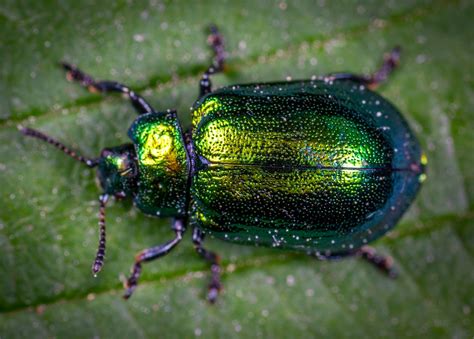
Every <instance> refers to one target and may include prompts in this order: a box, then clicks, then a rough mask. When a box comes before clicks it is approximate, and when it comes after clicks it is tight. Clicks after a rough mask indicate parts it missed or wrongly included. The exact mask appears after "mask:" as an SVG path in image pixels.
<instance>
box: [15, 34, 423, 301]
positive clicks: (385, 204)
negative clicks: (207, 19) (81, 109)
mask: <svg viewBox="0 0 474 339" xmlns="http://www.w3.org/2000/svg"><path fill="white" fill-rule="evenodd" d="M209 41H210V44H211V46H212V48H213V50H214V53H215V58H214V60H213V63H212V64H211V66H210V67H209V68H208V70H207V71H206V72H205V73H204V75H203V77H202V79H201V82H200V98H199V100H198V101H197V102H196V103H195V104H194V106H193V109H192V128H191V130H190V131H189V132H186V133H184V132H183V131H182V129H181V126H180V123H179V121H178V119H177V116H176V112H174V111H166V112H157V111H155V110H154V109H153V108H152V107H151V106H150V105H149V104H148V103H147V102H146V101H145V100H144V99H143V98H142V97H141V96H139V95H137V94H136V93H135V92H133V91H132V90H131V89H129V88H128V87H126V86H124V85H122V84H119V83H116V82H110V81H95V80H94V79H93V78H92V77H90V76H89V75H87V74H85V73H83V72H82V71H80V70H79V69H78V68H76V67H74V66H71V65H70V64H67V63H64V64H63V66H64V68H65V69H66V71H67V75H68V78H70V79H71V80H75V81H78V82H80V83H81V84H82V85H83V86H85V87H87V88H89V90H91V91H100V92H121V93H124V94H126V95H128V97H129V98H130V100H131V102H132V104H133V106H134V107H135V108H136V110H137V111H138V113H139V114H140V115H139V117H138V118H137V119H136V120H135V121H134V122H133V124H132V126H131V127H130V129H129V132H128V135H129V137H130V139H131V140H132V143H130V144H125V145H121V146H118V147H111V148H106V149H104V150H103V151H102V152H101V154H100V157H99V158H97V159H87V158H84V157H82V156H80V155H78V154H77V153H76V152H75V151H72V150H70V149H69V148H67V147H66V146H64V145H63V144H62V143H60V142H58V141H56V140H55V139H53V138H51V137H49V136H47V135H45V134H43V133H41V132H39V131H37V130H34V129H30V128H21V131H22V132H23V133H24V134H25V135H29V136H33V137H36V138H39V139H42V140H44V141H46V142H48V143H50V144H52V145H54V146H56V147H58V148H60V149H61V150H63V151H64V152H65V153H66V154H68V155H70V156H72V157H74V158H76V159H77V160H79V161H81V162H83V163H85V164H86V165H87V166H89V167H96V166H97V167H98V179H99V182H100V185H101V187H102V189H103V194H102V195H101V196H100V218H99V226H100V240H99V247H98V251H97V255H96V259H95V261H94V264H93V267H92V270H93V273H94V274H97V273H98V272H99V271H100V269H101V268H102V265H103V262H104V256H105V206H106V203H107V200H108V198H109V196H115V197H116V198H119V199H122V198H132V199H133V201H134V203H135V205H136V206H137V207H138V208H139V209H140V210H141V211H142V212H144V213H146V214H148V215H153V216H161V217H173V218H174V222H173V224H172V230H173V231H174V233H175V237H174V238H173V239H172V240H170V241H168V242H166V243H164V244H161V245H158V246H155V247H152V248H149V249H146V250H144V251H142V252H141V253H139V254H138V255H137V256H136V259H135V264H134V266H133V268H132V273H131V276H130V277H129V279H128V280H127V281H126V282H125V287H126V292H125V298H128V297H130V295H131V294H132V293H133V291H134V289H135V288H136V286H137V282H138V278H139V276H140V272H141V269H142V263H143V262H147V261H151V260H154V259H156V258H159V257H161V256H164V255H166V254H167V253H169V252H170V251H171V250H172V249H173V248H174V247H175V246H176V245H177V244H178V243H179V242H180V241H181V239H182V235H183V233H184V231H185V229H186V227H187V226H188V225H189V226H191V227H192V229H193V242H194V245H195V248H196V250H197V252H198V253H199V254H200V255H201V256H202V257H203V258H204V259H205V260H207V261H208V262H209V263H210V264H211V270H212V278H211V282H210V284H209V293H208V299H209V300H210V301H211V302H214V301H215V300H216V298H217V295H218V293H219V291H220V290H221V283H220V279H219V275H220V266H219V258H218V256H217V255H216V254H215V253H214V252H211V251H209V250H206V249H204V248H203V246H202V241H203V239H204V235H206V234H209V235H211V236H214V237H217V238H220V239H222V240H226V241H230V242H234V243H240V244H247V245H254V246H257V245H261V246H270V247H276V248H282V249H289V250H297V251H304V252H306V253H308V254H310V255H313V256H315V257H317V258H319V259H327V258H334V257H341V256H345V255H359V256H362V257H363V258H365V259H367V260H368V261H369V262H372V263H374V264H375V265H376V266H377V267H379V268H380V269H382V270H383V271H385V272H387V273H389V274H390V275H392V276H394V275H395V270H394V269H393V265H392V260H391V259H390V258H389V257H384V256H381V255H378V254H376V253H375V251H374V250H373V249H372V248H370V247H368V246H366V244H368V243H370V242H371V241H373V240H375V239H377V238H379V237H380V236H382V235H383V234H385V233H386V232H387V231H388V230H389V229H391V228H392V227H393V226H394V225H395V224H396V223H397V221H398V220H399V219H400V217H401V216H402V215H403V213H404V212H405V211H406V209H407V208H408V207H409V205H410V204H411V202H412V201H413V199H414V198H415V196H416V193H417V192H418V190H419V188H420V184H421V182H422V181H423V180H424V179H425V174H424V172H425V165H426V157H425V156H424V154H423V153H422V151H421V149H420V146H419V143H418V141H417V139H416V138H415V136H414V135H413V133H412V132H411V130H410V129H409V127H408V125H407V123H406V121H405V120H404V119H403V117H402V116H401V114H400V113H399V112H398V110H397V109H396V108H395V107H394V106H393V105H392V104H390V103H389V102H388V101H387V100H385V99H384V98H382V97H381V96H379V95H378V94H376V93H374V92H373V91H372V90H371V89H369V88H372V89H373V88H374V87H376V86H377V85H378V84H379V83H380V82H382V81H383V80H385V79H386V78H387V76H388V75H389V74H390V73H391V72H392V70H393V69H394V68H395V67H396V65H397V64H398V61H399V49H398V48H395V49H394V50H392V52H391V53H390V54H389V55H388V56H387V57H386V58H385V60H384V63H383V65H382V67H381V68H380V69H379V70H378V71H377V72H375V73H374V74H373V75H370V76H360V75H354V74H349V73H336V74H332V75H328V76H325V77H321V78H314V79H312V80H304V81H291V82H290V81H288V82H277V83H261V84H247V85H234V86H230V87H224V88H221V89H218V90H215V91H212V89H211V81H210V76H211V75H213V74H215V73H218V72H221V71H222V70H223V68H224V56H225V52H224V47H223V39H222V36H221V34H220V33H219V32H218V31H217V29H216V28H215V27H213V28H212V29H211V35H210V37H209Z"/></svg>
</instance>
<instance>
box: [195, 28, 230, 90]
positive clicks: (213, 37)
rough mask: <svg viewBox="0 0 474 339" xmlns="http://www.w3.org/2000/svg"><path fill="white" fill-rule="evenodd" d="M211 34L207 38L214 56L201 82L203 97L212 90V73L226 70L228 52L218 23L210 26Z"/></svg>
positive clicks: (200, 88)
mask: <svg viewBox="0 0 474 339" xmlns="http://www.w3.org/2000/svg"><path fill="white" fill-rule="evenodd" d="M209 31H210V34H209V36H208V38H207V42H208V44H209V45H210V46H211V48H212V51H213V52H214V58H213V60H212V63H211V65H210V66H209V68H208V69H207V70H206V72H204V74H203V75H202V78H201V81H200V82H199V96H200V97H202V96H203V95H206V94H208V93H211V92H212V82H211V78H210V77H211V75H213V74H217V73H220V72H222V71H223V70H224V62H225V58H226V52H225V48H224V37H223V36H222V34H221V33H220V32H219V30H218V28H217V26H216V25H210V26H209Z"/></svg>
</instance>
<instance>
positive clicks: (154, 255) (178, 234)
mask: <svg viewBox="0 0 474 339" xmlns="http://www.w3.org/2000/svg"><path fill="white" fill-rule="evenodd" d="M172 228H173V231H174V232H175V237H174V239H172V240H170V241H167V242H166V243H164V244H161V245H158V246H155V247H151V248H147V249H145V250H143V251H141V252H140V253H138V254H137V255H136V256H135V264H134V265H133V267H132V270H131V275H130V277H129V278H128V279H127V280H126V281H125V282H124V287H125V288H126V290H125V293H124V295H123V298H124V299H128V298H130V296H131V295H132V293H133V291H135V289H136V288H137V284H138V278H139V277H140V273H141V271H142V263H143V262H148V261H152V260H155V259H158V258H160V257H163V256H165V255H167V254H168V253H169V252H171V250H172V249H173V248H175V247H176V245H178V244H179V242H180V241H181V239H182V237H183V233H184V231H185V227H184V222H183V220H182V219H176V220H175V221H174V222H173V226H172Z"/></svg>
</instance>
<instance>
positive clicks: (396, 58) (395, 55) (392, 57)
mask: <svg viewBox="0 0 474 339" xmlns="http://www.w3.org/2000/svg"><path fill="white" fill-rule="evenodd" d="M400 54H401V47H400V46H395V47H394V48H393V49H392V50H391V51H390V52H389V53H387V54H386V55H385V56H384V60H383V63H382V65H381V66H380V68H379V69H378V70H377V71H375V72H374V73H372V74H369V75H360V74H353V73H333V74H330V75H328V76H327V77H326V79H327V80H331V81H335V80H349V81H353V82H356V83H358V84H362V85H365V86H367V87H369V88H370V89H372V90H374V89H376V88H377V87H378V86H379V85H380V84H381V83H383V82H385V81H386V80H387V79H388V77H389V76H390V74H392V72H393V71H394V70H395V68H397V67H398V65H399V64H400Z"/></svg>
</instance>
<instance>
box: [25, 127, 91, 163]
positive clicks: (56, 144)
mask: <svg viewBox="0 0 474 339" xmlns="http://www.w3.org/2000/svg"><path fill="white" fill-rule="evenodd" d="M19 130H20V132H21V133H23V134H24V135H26V136H29V137H33V138H37V139H40V140H43V141H45V142H47V143H48V144H50V145H53V146H54V147H56V148H58V149H60V150H61V151H63V152H64V153H66V154H67V155H69V156H70V157H71V158H74V159H76V160H78V161H80V162H82V163H83V164H85V165H86V166H88V167H91V168H92V167H95V166H97V165H98V163H99V162H98V160H97V159H89V158H85V157H83V156H82V155H80V154H78V153H77V152H76V151H74V150H72V149H70V148H68V147H67V146H66V145H64V144H63V143H61V142H59V141H58V140H56V139H54V138H52V137H50V136H49V135H46V134H44V133H42V132H40V131H38V130H35V129H33V128H28V127H23V126H20V127H19Z"/></svg>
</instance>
